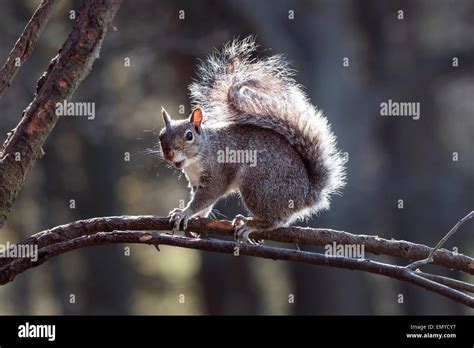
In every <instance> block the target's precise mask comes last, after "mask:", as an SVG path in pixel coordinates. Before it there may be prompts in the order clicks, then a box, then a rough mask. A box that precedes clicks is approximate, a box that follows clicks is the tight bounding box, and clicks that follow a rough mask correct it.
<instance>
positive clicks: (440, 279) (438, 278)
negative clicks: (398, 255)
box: [416, 271, 474, 293]
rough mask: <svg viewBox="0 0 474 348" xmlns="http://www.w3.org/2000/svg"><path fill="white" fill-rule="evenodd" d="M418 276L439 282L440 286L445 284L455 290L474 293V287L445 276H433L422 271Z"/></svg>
mask: <svg viewBox="0 0 474 348" xmlns="http://www.w3.org/2000/svg"><path fill="white" fill-rule="evenodd" d="M416 274H418V275H420V276H422V277H424V278H427V279H430V280H432V281H435V282H438V283H440V284H444V285H446V286H449V287H451V288H453V289H457V290H465V291H469V292H472V293H474V285H473V284H469V283H466V282H463V281H461V280H457V279H452V278H448V277H443V276H440V275H436V274H431V273H425V272H422V271H416Z"/></svg>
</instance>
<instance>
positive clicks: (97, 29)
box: [0, 0, 121, 228]
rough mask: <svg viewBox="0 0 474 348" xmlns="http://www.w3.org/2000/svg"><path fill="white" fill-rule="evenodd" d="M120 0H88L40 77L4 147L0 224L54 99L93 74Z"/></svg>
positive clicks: (46, 126)
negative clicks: (91, 71) (31, 99)
mask: <svg viewBox="0 0 474 348" xmlns="http://www.w3.org/2000/svg"><path fill="white" fill-rule="evenodd" d="M120 4H121V0H84V4H83V5H82V7H81V9H80V11H79V15H78V18H77V20H76V23H75V24H74V28H73V30H72V32H71V33H70V34H69V37H68V38H67V40H66V41H65V43H64V44H63V46H62V48H61V49H60V51H59V53H58V55H57V56H56V57H55V58H54V59H53V60H52V61H51V63H50V65H49V67H48V69H47V71H46V72H45V73H44V74H43V76H42V77H41V78H40V80H39V81H38V86H37V88H36V95H35V98H34V99H33V101H32V102H31V104H30V105H29V106H28V107H27V108H26V110H25V111H24V112H23V118H22V119H21V121H20V123H19V124H18V125H17V127H16V128H15V129H14V131H13V133H12V134H9V137H8V138H7V140H6V142H5V144H4V145H3V151H2V152H1V153H0V228H1V227H2V226H3V224H4V223H5V220H6V218H7V216H8V214H9V212H10V209H11V206H12V204H13V202H14V201H15V199H16V197H17V195H18V193H19V191H20V189H21V186H22V185H23V182H24V180H25V178H26V176H27V174H28V172H29V170H30V169H31V167H32V165H33V163H34V162H35V160H36V159H37V158H39V157H41V155H42V146H43V143H44V142H45V140H46V138H47V136H48V135H49V133H50V132H51V130H52V129H53V127H54V126H55V124H56V122H57V120H58V115H56V114H55V105H56V103H58V102H63V101H64V100H67V99H69V98H70V97H71V96H72V94H73V93H74V91H75V90H76V88H77V87H78V86H79V84H80V83H81V82H82V80H84V78H85V77H86V76H87V75H88V74H89V71H90V69H91V67H92V64H93V62H94V61H95V59H96V58H97V57H98V55H99V51H100V47H101V45H102V41H103V39H104V36H105V34H106V32H107V30H108V28H109V27H110V26H111V23H112V20H113V18H114V16H115V13H116V12H117V10H118V8H119V6H120Z"/></svg>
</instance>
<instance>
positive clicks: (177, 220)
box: [168, 208, 192, 232]
mask: <svg viewBox="0 0 474 348" xmlns="http://www.w3.org/2000/svg"><path fill="white" fill-rule="evenodd" d="M191 215H192V214H191V213H190V212H189V210H188V209H179V208H175V209H173V210H172V211H170V213H169V214H168V216H169V217H170V222H171V223H173V232H176V231H179V227H180V226H181V223H182V224H183V231H184V230H186V228H188V220H189V218H190V217H191Z"/></svg>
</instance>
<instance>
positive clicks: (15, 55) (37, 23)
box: [0, 0, 58, 97]
mask: <svg viewBox="0 0 474 348" xmlns="http://www.w3.org/2000/svg"><path fill="white" fill-rule="evenodd" d="M57 4H58V0H43V1H42V2H41V4H40V5H39V6H38V8H37V9H36V11H35V13H34V14H33V16H32V17H31V19H30V21H29V22H28V23H27V24H26V27H25V29H24V30H23V33H21V35H20V37H19V38H18V40H17V42H16V43H15V46H13V49H12V50H11V52H10V54H9V55H8V57H7V60H6V62H5V64H4V65H3V68H2V70H0V97H1V96H2V94H3V93H4V92H5V90H6V89H7V88H8V87H9V86H10V84H11V82H12V81H13V78H14V77H15V74H16V73H17V71H18V69H19V68H20V66H21V65H23V64H24V62H25V61H26V59H27V58H28V57H29V56H30V54H31V52H33V48H34V47H35V44H36V41H37V40H38V38H39V36H40V35H41V32H42V31H43V29H44V28H45V27H46V24H47V23H48V21H49V19H50V18H51V15H52V14H53V12H54V9H55V8H56V5H57ZM18 59H19V63H20V65H18V64H17V60H18Z"/></svg>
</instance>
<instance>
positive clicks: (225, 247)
mask: <svg viewBox="0 0 474 348" xmlns="http://www.w3.org/2000/svg"><path fill="white" fill-rule="evenodd" d="M115 243H142V244H149V245H155V246H159V245H171V246H176V247H182V248H190V249H198V250H204V251H213V252H220V253H226V254H234V255H235V253H236V250H237V249H238V254H239V255H249V256H256V257H261V258H266V259H273V260H291V261H297V262H303V263H307V264H313V265H320V266H329V267H337V268H345V269H350V270H360V271H365V272H370V273H374V274H379V275H384V276H387V277H390V278H394V279H399V280H403V281H407V282H409V283H412V284H414V285H417V286H419V287H422V288H424V289H426V290H429V291H432V292H435V293H438V294H440V295H442V296H445V297H448V298H450V299H452V300H454V301H456V302H459V303H462V304H464V305H467V306H469V307H472V308H474V298H473V297H471V296H469V295H466V294H464V293H462V292H460V291H458V290H455V289H452V288H450V287H448V286H446V285H443V284H440V283H438V282H436V281H432V280H430V279H427V278H425V277H422V276H420V275H418V274H416V272H414V271H412V270H410V269H409V268H406V267H403V266H395V265H389V264H385V263H381V262H375V261H371V260H363V259H352V258H346V257H328V256H325V255H322V254H318V253H312V252H307V251H300V250H294V249H283V248H275V247H269V246H263V245H250V244H236V243H235V242H230V241H223V240H217V239H199V238H188V237H181V236H176V235H166V234H159V233H150V232H146V231H113V232H98V233H95V234H93V235H83V236H79V237H76V238H73V239H70V240H66V241H62V242H57V243H54V244H50V245H47V246H45V247H43V248H40V249H39V251H38V259H37V261H36V262H33V261H32V260H31V259H26V258H25V259H16V260H14V261H12V262H10V263H8V264H7V265H6V266H3V267H2V268H0V284H5V283H7V282H9V281H12V280H13V279H14V278H15V276H16V275H17V274H20V273H22V272H24V271H25V270H27V269H29V268H32V267H36V266H38V265H40V264H42V263H44V262H46V261H47V260H49V259H50V258H52V257H54V256H57V255H60V254H64V253H66V252H69V251H72V250H76V249H79V248H82V247H86V246H92V245H102V244H115Z"/></svg>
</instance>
